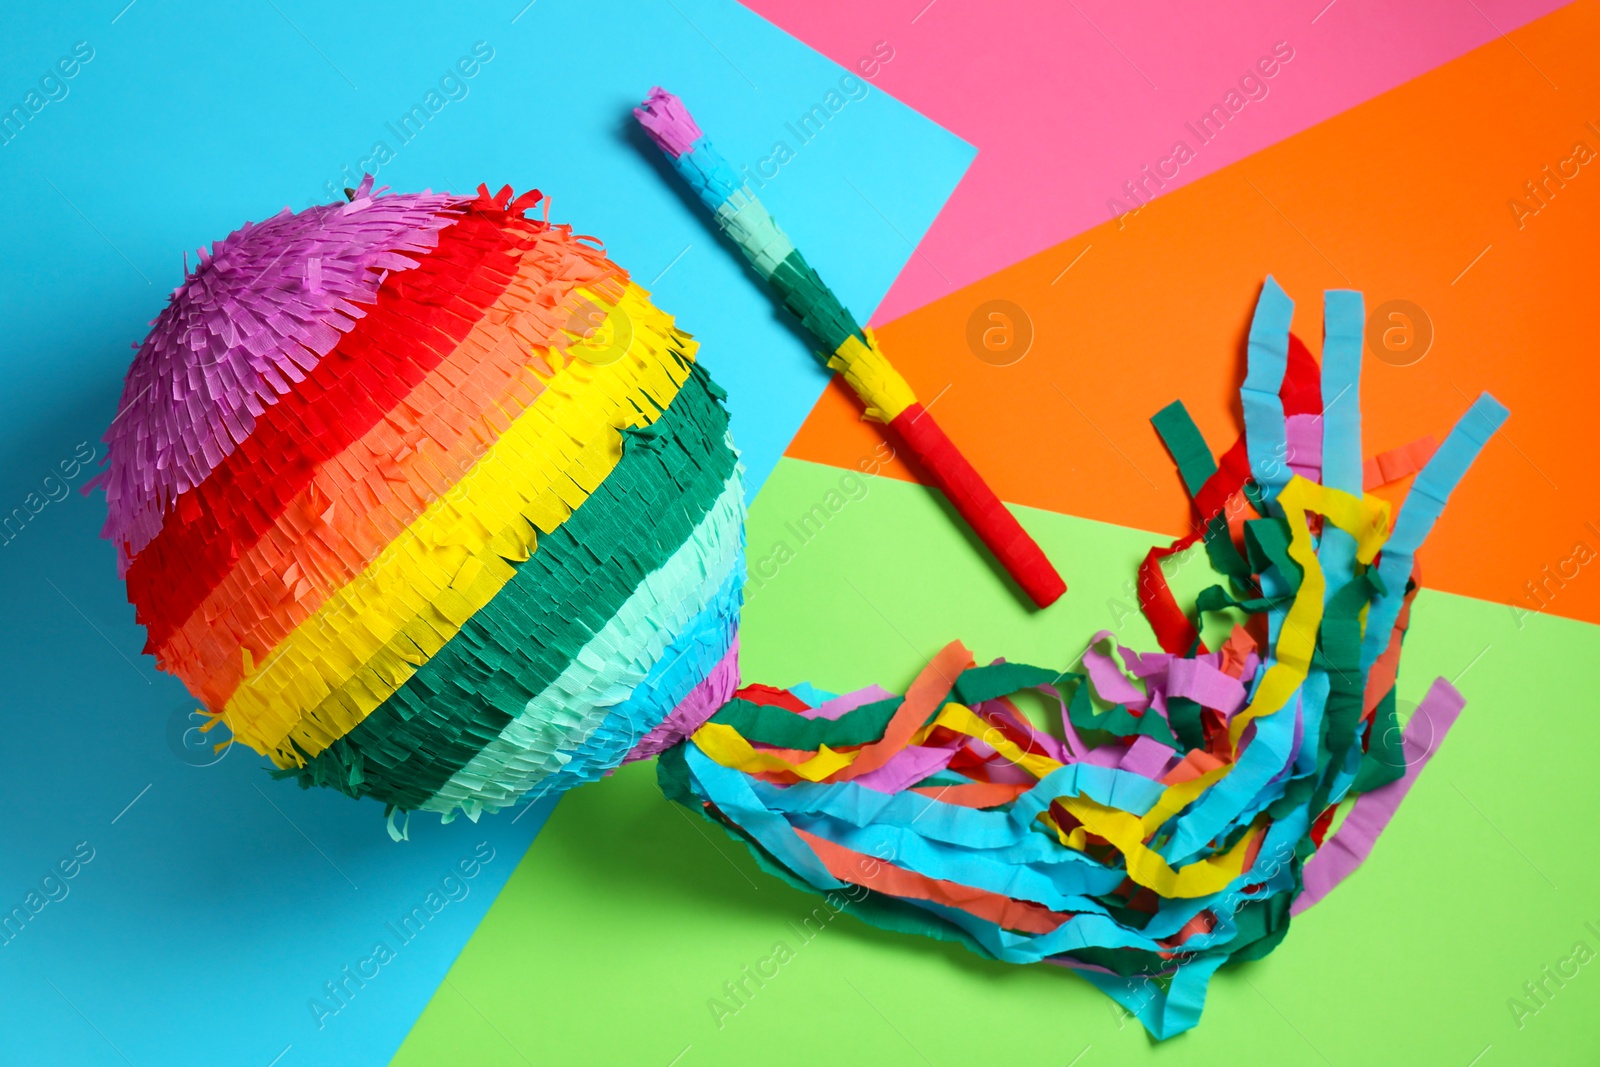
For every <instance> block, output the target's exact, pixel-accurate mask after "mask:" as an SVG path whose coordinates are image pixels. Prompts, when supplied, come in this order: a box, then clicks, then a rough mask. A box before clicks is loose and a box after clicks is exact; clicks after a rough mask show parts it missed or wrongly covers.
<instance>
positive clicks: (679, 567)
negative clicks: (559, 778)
mask: <svg viewBox="0 0 1600 1067" xmlns="http://www.w3.org/2000/svg"><path fill="white" fill-rule="evenodd" d="M743 531H744V487H743V484H742V483H741V481H740V480H739V479H738V478H737V477H734V478H730V479H729V480H728V483H727V486H726V487H725V488H724V490H723V493H722V495H721V496H720V497H719V498H718V499H717V502H716V503H715V504H714V505H713V506H712V508H711V510H710V511H709V512H707V513H706V515H705V516H704V517H703V518H702V519H701V520H700V523H699V525H698V526H697V527H696V528H695V530H694V532H693V533H692V534H691V535H690V537H689V539H688V540H686V541H685V542H684V543H683V545H682V546H681V547H680V548H679V549H678V550H677V551H676V552H675V553H674V554H673V555H672V556H671V557H670V558H669V559H667V560H666V561H664V562H663V563H662V565H661V566H660V567H658V568H657V569H656V570H655V571H653V572H651V574H650V575H648V576H647V577H646V578H645V580H644V581H643V582H642V583H640V585H639V586H638V587H637V588H635V589H634V590H633V593H632V595H630V596H629V597H628V599H627V601H625V602H624V603H623V604H622V605H621V606H620V607H619V608H618V609H617V612H616V614H615V615H613V616H612V617H611V618H610V619H609V620H608V621H607V622H606V624H605V625H604V626H603V627H601V628H600V630H599V631H598V632H597V633H595V634H594V635H592V636H591V637H590V638H589V640H588V641H587V642H586V643H585V644H584V645H583V647H582V648H580V649H578V651H577V653H576V654H575V655H574V656H573V657H572V659H571V661H570V662H568V664H567V665H566V668H565V669H564V670H563V671H562V672H561V674H560V675H559V676H558V677H557V678H555V679H554V680H553V681H552V682H551V683H550V684H549V685H548V686H546V687H545V688H544V690H542V691H541V692H540V693H538V694H537V695H536V696H534V697H533V699H531V700H529V701H528V702H527V703H526V705H524V707H523V708H522V710H521V712H520V713H519V714H518V716H517V717H516V718H515V719H513V720H512V721H511V722H509V723H507V724H506V726H505V727H504V728H503V729H502V730H501V731H500V734H499V735H498V736H497V737H496V738H495V739H494V740H493V741H491V742H489V744H487V745H485V746H483V747H482V748H481V749H479V750H478V752H477V753H476V754H475V755H474V756H473V757H472V759H471V760H470V761H469V762H468V763H467V764H466V766H464V767H462V768H461V769H460V770H458V771H456V772H455V774H453V775H452V776H451V778H450V780H449V781H448V782H446V783H445V784H444V785H443V786H441V787H440V789H439V790H438V792H436V793H435V794H434V795H433V796H432V797H431V798H430V799H429V800H428V802H427V803H426V804H425V805H423V806H424V807H425V808H427V809H428V810H435V811H449V810H451V809H452V808H454V807H457V806H461V807H466V806H467V805H468V804H469V803H471V804H472V805H473V806H475V807H480V808H483V809H484V810H489V811H497V810H499V809H500V808H503V807H506V806H508V805H510V804H513V803H515V802H516V801H517V799H518V798H520V797H521V796H522V795H523V794H524V793H526V792H528V791H529V790H530V789H532V788H534V787H535V786H537V785H538V784H539V783H540V782H541V781H542V780H544V779H546V778H548V777H551V776H554V775H557V774H560V773H564V772H568V771H570V772H572V776H573V777H575V778H576V779H578V780H582V778H583V777H584V774H585V772H587V771H588V770H589V767H586V766H585V765H584V764H585V762H590V763H591V764H592V763H593V762H595V761H593V760H591V761H579V760H578V759H577V757H576V756H575V754H574V752H573V750H574V749H580V748H581V747H582V746H583V745H584V743H585V742H587V741H588V740H589V739H590V738H591V737H592V736H593V734H594V733H595V731H596V730H598V729H600V728H601V727H602V725H603V724H604V723H605V722H606V721H607V720H608V717H609V715H610V713H611V712H612V711H613V709H618V708H619V707H620V709H621V712H620V715H619V717H620V719H621V722H618V723H614V724H613V725H612V729H611V730H610V731H609V733H610V734H614V735H617V736H619V737H624V738H626V743H623V744H620V745H619V744H608V745H607V746H605V748H604V751H605V752H607V754H608V755H614V757H615V758H614V759H611V758H607V759H601V760H598V761H597V762H598V763H599V766H600V769H601V770H604V769H609V768H611V767H615V766H616V765H617V764H618V763H620V762H621V760H622V757H623V756H624V755H625V754H626V753H627V752H628V750H629V749H630V748H632V747H633V745H634V744H635V743H637V742H638V741H639V740H640V738H642V737H643V736H644V734H645V733H646V732H648V731H649V730H650V729H652V728H653V727H654V726H655V725H656V723H657V722H658V721H659V716H660V715H664V714H665V713H666V711H667V710H669V709H668V708H661V709H659V712H658V714H657V717H656V718H655V719H654V720H644V719H643V718H641V719H640V720H638V721H635V720H634V718H633V714H634V713H635V711H636V710H637V711H638V713H640V714H641V715H642V714H643V713H644V709H634V708H630V707H628V705H629V703H630V698H631V697H632V696H633V695H634V693H635V691H636V690H637V688H638V687H639V686H640V685H641V684H642V683H643V682H644V681H645V679H646V677H647V676H648V675H649V674H650V672H651V671H652V669H653V668H654V667H655V666H657V665H660V664H666V663H669V662H670V661H669V660H668V659H666V653H667V650H668V647H669V646H671V645H672V644H674V643H675V637H676V636H678V635H680V634H681V633H682V631H683V629H684V628H685V627H687V626H688V625H689V623H690V621H691V620H692V619H693V618H694V617H695V616H696V615H697V614H699V613H700V612H701V611H703V610H705V609H706V608H707V607H708V606H710V605H711V604H712V602H713V600H714V598H715V597H716V595H717V591H718V590H719V589H720V588H721V587H722V586H723V585H724V584H730V588H731V595H732V597H733V599H734V607H735V609H736V605H737V603H738V601H739V588H740V587H739V583H738V582H737V581H734V582H732V583H729V579H730V578H732V577H734V574H735V570H736V568H737V564H738V563H739V561H740V559H741V553H742V549H743V542H744V535H743ZM721 651H722V650H718V655H717V656H716V657H714V658H713V659H712V661H711V662H712V664H714V663H715V662H716V659H718V658H720V653H721ZM706 666H707V668H708V669H709V667H710V666H711V664H707V665H706ZM575 762H577V763H578V766H576V767H574V765H573V764H574V763H575ZM597 774H598V772H596V775H595V776H597Z"/></svg>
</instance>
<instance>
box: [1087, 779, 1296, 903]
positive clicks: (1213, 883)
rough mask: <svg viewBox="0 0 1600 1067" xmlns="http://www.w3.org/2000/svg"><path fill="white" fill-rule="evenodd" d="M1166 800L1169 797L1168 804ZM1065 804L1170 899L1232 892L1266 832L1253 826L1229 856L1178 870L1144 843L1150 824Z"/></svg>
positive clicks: (1142, 880) (1093, 806) (1095, 806)
mask: <svg viewBox="0 0 1600 1067" xmlns="http://www.w3.org/2000/svg"><path fill="white" fill-rule="evenodd" d="M1188 784H1189V783H1187V782H1185V783H1183V785H1188ZM1172 788H1173V789H1177V788H1179V786H1173V787H1172ZM1168 792H1171V790H1168ZM1165 801H1166V798H1165V797H1163V798H1162V802H1163V803H1164V802H1165ZM1060 803H1061V806H1062V807H1064V808H1066V809H1067V811H1069V812H1071V813H1072V814H1073V815H1074V816H1076V817H1077V819H1078V820H1079V821H1080V822H1082V823H1083V829H1084V830H1086V831H1087V832H1088V833H1091V834H1095V835H1096V836H1098V837H1103V838H1105V839H1106V840H1107V841H1109V842H1111V844H1113V845H1115V846H1116V848H1117V849H1118V850H1119V851H1120V852H1121V853H1122V858H1123V861H1124V863H1125V864H1126V865H1127V869H1128V877H1129V878H1131V879H1133V881H1134V882H1135V883H1136V884H1138V885H1142V886H1146V887H1147V888H1150V889H1153V890H1155V891H1156V892H1157V893H1160V894H1161V895H1162V896H1164V897H1203V896H1205V895H1207V894H1208V893H1216V892H1219V891H1221V890H1222V889H1224V888H1226V887H1227V885H1228V883H1229V882H1231V881H1233V880H1234V879H1235V878H1237V877H1239V875H1240V874H1241V873H1242V872H1243V871H1244V861H1245V856H1246V854H1247V853H1248V852H1249V851H1250V846H1251V844H1252V843H1253V842H1254V841H1255V839H1256V838H1258V837H1260V836H1261V835H1262V834H1263V833H1264V832H1265V831H1264V830H1263V829H1262V828H1261V827H1259V826H1256V827H1252V828H1251V829H1250V830H1248V831H1247V832H1246V833H1245V835H1244V836H1243V837H1241V838H1239V840H1238V842H1237V843H1236V844H1235V845H1234V846H1233V847H1232V848H1230V849H1229V850H1228V851H1227V852H1224V853H1222V854H1221V855H1217V856H1208V857H1207V858H1206V859H1203V860H1196V861H1195V862H1194V863H1191V864H1189V865H1188V866H1187V867H1180V868H1177V869H1174V868H1172V867H1170V866H1169V865H1168V864H1167V861H1166V860H1164V859H1162V858H1161V854H1160V853H1159V852H1156V851H1155V850H1154V849H1152V848H1150V847H1149V846H1147V845H1146V844H1145V843H1144V838H1145V834H1146V830H1145V821H1146V820H1145V819H1141V818H1139V817H1138V816H1137V815H1132V814H1129V813H1128V812H1126V811H1119V810H1118V809H1116V808H1109V807H1107V806H1105V805H1104V804H1100V803H1098V802H1096V801H1093V800H1090V799H1089V798H1088V797H1062V798H1060ZM1158 825H1159V824H1158ZM1057 832H1058V833H1059V830H1058V831H1057ZM1072 836H1073V839H1074V840H1075V841H1077V842H1080V843H1081V842H1082V840H1083V838H1082V837H1081V836H1079V835H1078V834H1077V832H1076V831H1074V833H1073V835H1072Z"/></svg>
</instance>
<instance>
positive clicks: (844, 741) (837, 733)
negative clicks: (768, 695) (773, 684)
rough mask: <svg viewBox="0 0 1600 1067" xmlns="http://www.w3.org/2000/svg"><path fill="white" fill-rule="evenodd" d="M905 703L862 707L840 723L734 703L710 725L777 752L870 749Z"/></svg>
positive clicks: (897, 701) (896, 700) (885, 702)
mask: <svg viewBox="0 0 1600 1067" xmlns="http://www.w3.org/2000/svg"><path fill="white" fill-rule="evenodd" d="M902 703H904V700H903V698H901V697H890V698H889V699H887V700H878V701H874V702H873V703H871V704H863V705H862V706H861V707H859V708H856V709H854V710H852V711H847V712H845V713H844V714H843V715H841V716H839V717H838V718H837V719H807V718H805V717H804V716H801V715H796V714H795V713H794V712H792V711H790V710H788V709H787V708H777V707H771V706H768V705H761V704H752V703H751V702H750V701H748V700H734V701H731V702H730V703H728V704H725V705H723V707H722V709H721V710H719V711H718V712H717V713H716V714H715V715H713V716H711V721H712V722H715V723H720V724H722V725H723V726H731V727H733V728H734V729H735V730H738V731H739V735H740V736H741V737H743V738H744V739H745V740H746V741H754V742H756V743H758V744H763V745H772V746H774V747H777V748H798V749H805V750H806V751H810V750H812V749H815V748H817V747H818V746H819V745H827V746H828V747H829V748H843V747H845V746H846V745H869V744H871V743H872V742H874V741H877V740H879V739H880V738H882V737H883V731H884V730H885V729H886V728H887V727H888V725H889V720H890V719H892V718H894V713H895V712H896V711H898V710H899V709H900V705H901V704H902Z"/></svg>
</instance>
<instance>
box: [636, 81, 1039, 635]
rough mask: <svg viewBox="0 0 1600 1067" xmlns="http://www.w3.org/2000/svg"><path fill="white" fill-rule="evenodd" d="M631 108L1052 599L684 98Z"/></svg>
mask: <svg viewBox="0 0 1600 1067" xmlns="http://www.w3.org/2000/svg"><path fill="white" fill-rule="evenodd" d="M633 114H634V116H635V117H636V118H637V119H638V120H639V123H640V125H642V126H643V127H644V129H645V132H647V133H648V134H649V135H650V138H651V140H653V141H655V143H656V145H657V147H659V148H660V149H661V150H662V151H663V152H664V153H666V155H667V158H668V159H670V160H671V161H672V165H673V168H674V169H675V170H677V172H678V174H679V175H680V176H681V177H682V178H683V179H684V181H686V182H688V183H689V186H690V187H691V188H692V189H693V190H694V191H695V194H696V195H697V196H699V198H700V201H701V203H703V204H705V206H706V207H707V208H708V209H709V210H710V211H711V213H712V215H713V216H715V218H716V220H717V225H718V226H719V227H721V228H722V231H723V232H724V233H725V234H727V235H728V237H729V239H731V240H732V241H733V243H734V244H736V245H738V246H739V249H740V251H742V252H743V253H744V256H745V258H746V259H747V260H749V262H750V265H751V266H752V267H754V268H755V270H756V273H757V274H760V275H761V276H762V277H763V278H765V279H766V280H767V281H768V282H770V283H771V285H772V287H773V288H774V289H775V290H776V291H777V294H778V296H779V298H781V299H782V301H783V303H784V306H785V307H787V308H788V309H789V310H790V311H792V312H794V314H795V315H796V316H798V317H799V319H800V321H801V323H802V324H803V325H804V326H805V327H806V329H807V330H808V331H809V332H810V333H811V335H812V336H813V337H814V338H815V339H816V340H817V341H818V342H819V343H820V344H821V345H822V348H823V349H824V351H823V352H819V353H818V359H819V360H820V361H822V362H824V363H825V365H826V366H828V367H829V368H831V369H833V370H836V371H838V372H839V373H840V374H841V375H843V376H844V379H845V381H846V382H848V383H849V384H850V388H852V389H854V390H855V393H856V395H857V396H858V397H860V398H861V402H862V404H863V405H865V407H866V417H867V418H869V419H871V420H873V421H874V422H881V423H884V424H886V425H887V426H888V428H889V429H890V431H892V433H893V435H894V437H895V438H897V439H898V440H899V442H900V443H901V444H903V445H904V446H905V447H906V448H907V449H908V450H909V451H910V452H911V454H912V455H914V456H916V458H917V460H918V461H919V462H920V463H921V465H922V467H923V469H924V470H926V471H927V472H928V474H929V476H930V477H931V478H932V479H933V482H934V485H935V486H937V487H938V488H939V489H941V490H943V492H944V494H945V496H946V497H948V498H949V499H950V502H951V503H952V504H954V505H955V509H956V511H958V512H959V513H960V514H961V517H962V518H963V519H965V520H966V522H967V525H969V526H971V527H972V529H973V531H974V532H975V533H976V534H977V535H978V537H979V538H980V539H981V540H982V541H983V543H984V544H985V545H987V546H988V548H989V551H991V552H993V553H994V555H995V558H996V559H998V560H999V561H1000V564H1001V565H1002V566H1003V567H1005V569H1006V570H1007V572H1009V573H1010V575H1011V577H1013V578H1014V579H1016V581H1017V584H1018V585H1020V586H1022V588H1023V590H1024V591H1025V592H1026V593H1027V594H1028V596H1029V597H1031V598H1032V599H1033V601H1034V603H1036V604H1038V605H1039V606H1040V607H1048V606H1049V605H1051V604H1053V603H1055V601H1056V599H1057V598H1059V597H1060V596H1061V594H1062V593H1064V592H1066V591H1067V586H1066V583H1065V582H1063V581H1062V580H1061V575H1059V574H1057V573H1056V569H1055V568H1054V567H1052V566H1051V565H1050V561H1049V560H1048V559H1046V558H1045V554H1044V552H1043V551H1042V550H1041V549H1040V548H1039V546H1038V544H1036V543H1035V542H1034V540H1033V538H1031V537H1029V536H1028V533H1027V531H1026V530H1024V529H1023V528H1022V525H1021V524H1020V523H1018V522H1017V520H1016V518H1015V516H1013V515H1012V514H1011V512H1010V511H1008V510H1007V509H1006V506H1005V505H1004V504H1002V503H1001V502H1000V498H999V497H997V496H995V495H994V490H992V489H990V488H989V486H988V483H986V482H985V481H984V480H983V478H982V476H981V475H979V474H978V472H977V471H976V470H974V469H973V467H972V464H971V463H969V462H967V458H966V457H965V456H963V455H962V454H961V452H960V450H958V449H957V448H956V446H955V445H954V444H953V443H952V442H951V441H950V438H948V437H946V436H945V433H944V431H943V430H941V429H940V428H939V424H938V423H937V422H935V421H934V418H933V416H932V415H930V414H928V412H927V410H926V409H925V408H924V407H923V406H922V405H921V404H920V403H918V402H917V398H916V395H915V394H914V393H913V392H912V391H911V386H910V385H908V384H907V383H906V380H905V379H904V378H902V377H901V376H900V374H899V372H898V371H896V370H895V369H894V367H893V366H891V365H890V363H889V361H888V360H887V359H886V358H884V355H883V353H882V352H881V351H879V349H878V345H877V341H876V339H875V338H874V337H873V336H872V331H871V330H869V329H865V328H863V327H861V326H860V325H858V324H857V323H856V321H855V319H854V318H852V317H851V315H850V312H849V311H847V310H846V309H845V308H844V305H842V304H841V303H840V302H839V298H838V297H836V296H834V295H833V292H832V291H831V290H830V289H829V288H828V287H827V286H826V285H824V284H823V283H822V279H821V278H819V277H818V276H817V273H816V271H814V270H812V269H811V266H810V264H808V263H807V262H806V261H805V257H803V256H802V255H801V254H800V252H799V250H798V249H796V248H795V247H794V245H793V244H791V243H790V241H789V238H788V237H787V236H785V235H784V232H783V231H782V230H780V229H779V228H778V224H777V222H776V221H774V220H773V218H772V216H771V215H770V214H768V212H767V209H766V208H765V207H763V206H762V204H761V201H760V200H758V199H757V198H756V196H755V194H754V193H753V192H751V190H750V188H749V186H748V185H746V184H745V183H744V182H741V181H740V180H739V179H738V178H736V177H735V176H734V173H733V169H732V168H731V167H729V166H728V162H727V160H725V159H723V158H722V156H721V155H719V154H718V153H717V151H716V149H714V148H712V147H711V142H710V141H709V140H708V139H707V138H706V137H705V136H704V135H703V134H702V133H701V132H700V127H699V126H698V125H696V124H695V121H694V117H693V116H691V115H690V114H689V111H688V109H687V108H685V107H684V106H683V101H681V100H679V99H678V98H677V97H676V96H673V95H672V94H671V93H669V92H666V91H665V90H663V89H660V88H656V89H652V90H651V91H650V97H649V99H648V100H646V101H645V102H644V104H643V106H641V107H637V108H634V110H633Z"/></svg>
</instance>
